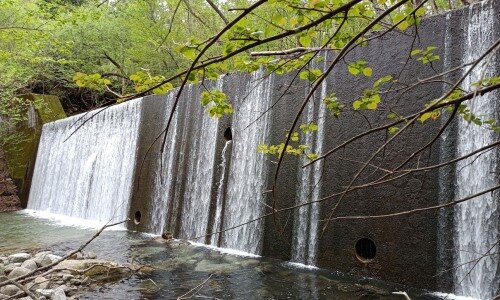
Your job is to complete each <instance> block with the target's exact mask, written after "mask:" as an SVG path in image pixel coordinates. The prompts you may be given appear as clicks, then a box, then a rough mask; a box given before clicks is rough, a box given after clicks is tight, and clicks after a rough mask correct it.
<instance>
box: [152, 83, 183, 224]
mask: <svg viewBox="0 0 500 300" xmlns="http://www.w3.org/2000/svg"><path fill="white" fill-rule="evenodd" d="M175 94H176V93H175V92H170V93H169V94H168V95H167V98H166V99H165V100H166V101H167V105H168V108H167V110H166V112H165V119H164V124H163V127H165V126H167V120H168V118H169V116H170V113H171V111H172V104H173V101H174V96H175ZM178 118H179V114H178V110H176V111H175V112H174V116H173V119H172V123H171V125H170V128H169V130H168V133H167V142H166V144H165V145H166V147H165V151H164V152H163V156H161V157H158V160H157V165H156V168H155V176H154V188H153V195H152V202H153V213H152V215H153V216H152V218H151V221H150V223H151V224H150V227H151V232H152V233H155V234H162V233H163V230H164V226H165V219H166V217H167V214H168V203H169V201H171V199H172V193H173V186H174V178H175V176H174V175H175V174H174V173H175V170H174V158H175V155H176V153H175V149H176V146H177V143H178V138H177V136H178V128H177V127H178V126H177V124H178ZM163 127H162V128H163ZM160 154H161V153H160Z"/></svg>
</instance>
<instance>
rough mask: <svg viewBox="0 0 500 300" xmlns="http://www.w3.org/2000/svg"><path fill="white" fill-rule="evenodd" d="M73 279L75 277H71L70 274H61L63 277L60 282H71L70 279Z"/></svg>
mask: <svg viewBox="0 0 500 300" xmlns="http://www.w3.org/2000/svg"><path fill="white" fill-rule="evenodd" d="M73 278H75V276H73V275H71V274H63V276H62V280H63V281H64V282H66V281H70V280H71V279H73Z"/></svg>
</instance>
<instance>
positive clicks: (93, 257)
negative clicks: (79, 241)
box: [84, 251, 97, 259]
mask: <svg viewBox="0 0 500 300" xmlns="http://www.w3.org/2000/svg"><path fill="white" fill-rule="evenodd" d="M84 257H85V258H86V259H96V258H97V254H95V253H94V252H92V251H89V252H87V253H85V255H84Z"/></svg>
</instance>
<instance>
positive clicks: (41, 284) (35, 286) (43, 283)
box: [29, 276, 50, 290]
mask: <svg viewBox="0 0 500 300" xmlns="http://www.w3.org/2000/svg"><path fill="white" fill-rule="evenodd" d="M49 284H50V281H49V280H48V279H47V278H45V277H42V276H38V277H37V278H35V280H34V281H33V283H32V285H31V286H30V287H29V289H30V290H40V289H41V290H44V289H47V288H48V287H49Z"/></svg>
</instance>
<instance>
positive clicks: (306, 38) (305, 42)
mask: <svg viewBox="0 0 500 300" xmlns="http://www.w3.org/2000/svg"><path fill="white" fill-rule="evenodd" d="M299 42H300V44H301V45H302V46H303V47H309V46H310V45H311V42H312V40H311V37H310V36H308V35H303V36H301V37H300V38H299Z"/></svg>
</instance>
